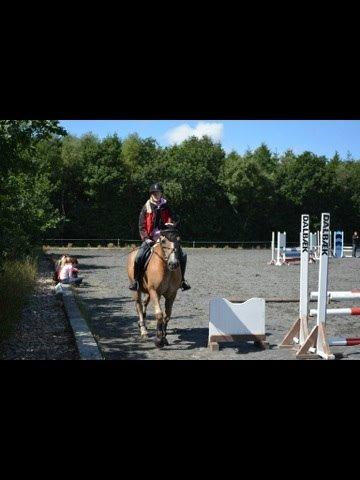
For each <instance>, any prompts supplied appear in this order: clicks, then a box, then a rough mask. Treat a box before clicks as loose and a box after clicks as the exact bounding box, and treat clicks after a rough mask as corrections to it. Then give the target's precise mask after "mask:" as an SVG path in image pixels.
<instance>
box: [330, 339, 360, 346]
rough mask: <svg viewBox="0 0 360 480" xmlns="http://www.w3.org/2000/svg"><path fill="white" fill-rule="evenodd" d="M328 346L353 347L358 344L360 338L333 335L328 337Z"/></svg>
mask: <svg viewBox="0 0 360 480" xmlns="http://www.w3.org/2000/svg"><path fill="white" fill-rule="evenodd" d="M329 345H330V347H353V346H354V345H360V338H343V337H333V338H330V339H329Z"/></svg>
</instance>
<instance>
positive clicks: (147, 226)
mask: <svg viewBox="0 0 360 480" xmlns="http://www.w3.org/2000/svg"><path fill="white" fill-rule="evenodd" d="M149 193H150V198H149V199H148V201H147V202H146V203H145V205H144V206H143V208H142V209H141V212H140V216H139V232H140V237H141V240H142V241H143V243H142V244H141V246H140V248H139V249H138V252H137V255H136V257H135V262H134V279H135V280H134V282H132V283H131V284H130V285H129V289H130V290H135V291H136V290H137V289H138V288H139V282H140V280H141V275H142V267H143V261H144V258H145V255H146V253H147V251H148V250H149V249H150V247H151V246H152V245H153V244H154V242H156V240H157V239H158V238H159V237H160V230H161V229H163V228H165V227H166V225H169V224H172V223H173V214H172V211H171V209H170V207H169V206H168V204H167V201H166V199H165V198H164V197H163V195H162V194H163V188H162V186H161V185H160V183H154V184H152V185H151V186H150V188H149ZM179 254H180V255H179V260H180V268H181V275H182V281H181V285H180V288H181V289H182V290H189V289H190V288H191V287H190V285H189V284H188V283H187V282H186V281H185V278H184V277H185V270H186V261H187V255H186V253H185V252H183V251H182V249H181V247H180V251H179Z"/></svg>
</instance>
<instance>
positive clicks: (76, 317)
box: [55, 283, 103, 360]
mask: <svg viewBox="0 0 360 480" xmlns="http://www.w3.org/2000/svg"><path fill="white" fill-rule="evenodd" d="M55 293H56V295H59V296H61V297H62V301H63V304H64V307H65V313H66V316H67V318H68V320H69V323H70V325H71V328H72V330H73V332H74V337H75V340H76V346H77V349H78V351H79V355H80V359H81V360H103V356H102V355H101V352H100V350H99V347H98V344H97V343H96V340H95V338H94V336H93V334H92V333H91V331H90V329H89V327H88V325H87V323H86V320H85V319H84V317H83V316H82V315H81V313H80V310H79V307H78V306H77V304H76V300H75V295H74V292H73V290H72V288H71V285H63V284H61V283H58V284H57V285H56V287H55Z"/></svg>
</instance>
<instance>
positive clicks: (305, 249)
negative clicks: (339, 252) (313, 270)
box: [299, 214, 310, 345]
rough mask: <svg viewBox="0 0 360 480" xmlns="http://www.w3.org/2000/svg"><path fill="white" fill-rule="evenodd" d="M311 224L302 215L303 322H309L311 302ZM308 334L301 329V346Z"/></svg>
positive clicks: (300, 313) (301, 306)
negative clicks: (309, 305) (309, 273)
mask: <svg viewBox="0 0 360 480" xmlns="http://www.w3.org/2000/svg"><path fill="white" fill-rule="evenodd" d="M309 224H310V216H309V215H307V214H304V215H301V232H300V252H301V261H300V309H299V317H300V319H301V320H302V321H304V322H307V315H308V302H309V276H308V271H309V233H310V231H309ZM306 335H307V332H306V331H305V332H304V330H303V329H302V328H301V329H300V344H301V345H302V344H303V343H304V342H305V340H306Z"/></svg>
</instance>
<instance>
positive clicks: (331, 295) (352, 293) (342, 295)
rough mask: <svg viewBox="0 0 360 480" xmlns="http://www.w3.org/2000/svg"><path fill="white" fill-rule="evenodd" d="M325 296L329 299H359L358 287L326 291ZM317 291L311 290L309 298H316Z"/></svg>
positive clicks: (359, 290)
mask: <svg viewBox="0 0 360 480" xmlns="http://www.w3.org/2000/svg"><path fill="white" fill-rule="evenodd" d="M327 296H328V299H329V300H360V289H359V288H357V289H353V290H349V291H344V292H340V291H333V292H327ZM317 298H318V292H311V293H310V300H317Z"/></svg>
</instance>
